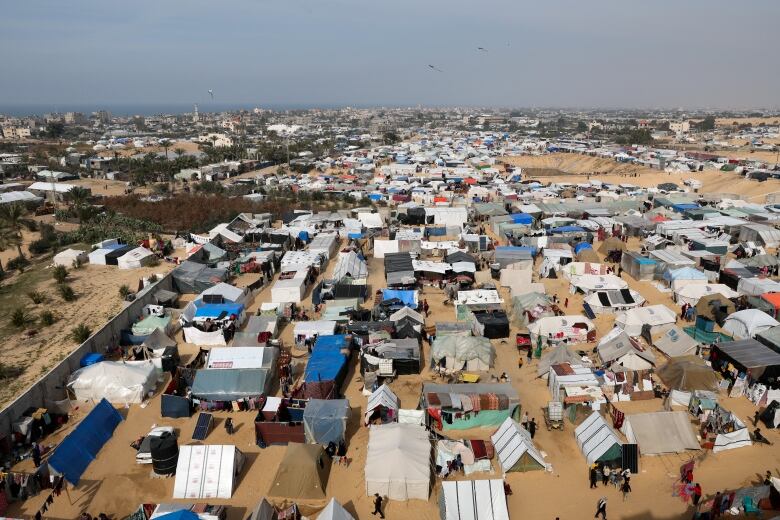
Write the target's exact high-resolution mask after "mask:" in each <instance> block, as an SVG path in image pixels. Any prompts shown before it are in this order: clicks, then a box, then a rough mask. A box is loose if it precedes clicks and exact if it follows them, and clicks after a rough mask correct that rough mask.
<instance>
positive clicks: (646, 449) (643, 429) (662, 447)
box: [621, 412, 701, 455]
mask: <svg viewBox="0 0 780 520" xmlns="http://www.w3.org/2000/svg"><path fill="white" fill-rule="evenodd" d="M621 431H622V432H623V434H624V435H625V436H626V439H628V442H632V443H636V444H639V451H640V452H642V454H644V455H659V454H663V453H682V452H684V451H687V450H698V449H700V448H701V447H700V446H699V441H698V440H696V435H695V434H694V432H693V428H692V427H691V422H690V420H689V419H688V413H687V412H652V413H640V414H634V415H627V416H626V418H625V420H624V421H623V427H622V428H621Z"/></svg>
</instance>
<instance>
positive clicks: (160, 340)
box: [143, 329, 176, 351]
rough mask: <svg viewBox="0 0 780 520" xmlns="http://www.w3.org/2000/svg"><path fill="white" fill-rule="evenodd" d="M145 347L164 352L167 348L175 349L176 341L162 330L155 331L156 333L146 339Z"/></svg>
mask: <svg viewBox="0 0 780 520" xmlns="http://www.w3.org/2000/svg"><path fill="white" fill-rule="evenodd" d="M143 346H144V347H146V348H148V349H151V350H159V351H164V350H165V349H166V348H169V347H175V346H176V341H175V340H172V339H171V338H169V337H168V335H167V334H166V333H165V332H164V331H163V330H162V329H154V331H153V332H152V333H151V334H149V335H148V336H147V337H146V339H144V342H143Z"/></svg>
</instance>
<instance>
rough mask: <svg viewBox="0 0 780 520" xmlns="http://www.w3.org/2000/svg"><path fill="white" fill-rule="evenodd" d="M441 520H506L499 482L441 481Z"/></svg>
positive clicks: (498, 480)
mask: <svg viewBox="0 0 780 520" xmlns="http://www.w3.org/2000/svg"><path fill="white" fill-rule="evenodd" d="M441 488H442V497H441V502H442V509H443V512H442V520H509V511H508V509H507V503H506V495H505V493H504V482H503V481H502V480H500V479H491V480H461V481H444V482H442V483H441Z"/></svg>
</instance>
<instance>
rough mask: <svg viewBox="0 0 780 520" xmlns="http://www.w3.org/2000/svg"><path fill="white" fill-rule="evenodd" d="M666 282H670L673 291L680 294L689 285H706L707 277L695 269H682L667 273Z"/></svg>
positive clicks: (665, 275) (665, 274)
mask: <svg viewBox="0 0 780 520" xmlns="http://www.w3.org/2000/svg"><path fill="white" fill-rule="evenodd" d="M664 280H666V281H667V282H669V285H670V286H671V288H672V290H673V291H675V292H678V291H679V290H680V289H682V288H683V287H685V286H687V285H706V284H707V275H706V274H704V272H703V271H699V270H698V269H695V268H693V267H681V268H680V269H675V270H674V271H666V272H665V273H664Z"/></svg>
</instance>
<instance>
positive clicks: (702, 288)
mask: <svg viewBox="0 0 780 520" xmlns="http://www.w3.org/2000/svg"><path fill="white" fill-rule="evenodd" d="M676 294H677V302H678V303H687V304H689V305H698V303H699V301H700V300H701V299H702V298H703V297H705V296H710V297H712V296H716V297H717V296H720V297H721V299H722V300H728V299H729V298H737V297H738V296H739V293H738V292H737V291H732V290H731V288H730V287H729V286H728V285H723V284H722V283H708V284H701V285H698V284H697V285H684V286H683V287H682V288H681V289H678V290H677V291H676Z"/></svg>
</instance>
